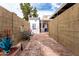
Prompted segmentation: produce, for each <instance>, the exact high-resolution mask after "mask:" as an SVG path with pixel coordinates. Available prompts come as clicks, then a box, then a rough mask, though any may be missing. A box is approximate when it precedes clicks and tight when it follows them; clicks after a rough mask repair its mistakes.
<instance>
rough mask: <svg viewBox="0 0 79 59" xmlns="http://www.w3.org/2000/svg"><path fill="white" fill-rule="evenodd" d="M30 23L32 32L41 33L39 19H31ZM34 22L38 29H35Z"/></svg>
mask: <svg viewBox="0 0 79 59" xmlns="http://www.w3.org/2000/svg"><path fill="white" fill-rule="evenodd" d="M29 23H30V29H31V31H32V33H35V34H39V33H40V28H39V27H40V25H39V20H29ZM33 24H36V29H33Z"/></svg>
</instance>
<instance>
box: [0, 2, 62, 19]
mask: <svg viewBox="0 0 79 59" xmlns="http://www.w3.org/2000/svg"><path fill="white" fill-rule="evenodd" d="M19 4H20V3H0V6H2V7H4V8H6V9H7V10H9V11H11V12H15V13H16V14H17V15H18V16H19V17H21V18H22V17H23V14H22V11H21V9H20V5H19ZM31 6H32V7H36V8H37V11H38V15H39V17H40V18H42V17H43V16H44V15H52V14H53V13H55V11H56V10H57V9H58V8H59V7H60V6H61V3H31Z"/></svg>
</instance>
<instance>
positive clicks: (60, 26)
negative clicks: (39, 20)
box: [49, 4, 79, 55]
mask: <svg viewBox="0 0 79 59" xmlns="http://www.w3.org/2000/svg"><path fill="white" fill-rule="evenodd" d="M49 29H50V30H49V34H50V36H51V37H53V38H54V39H55V40H57V41H58V42H59V43H61V44H62V45H64V46H65V47H66V48H68V49H70V50H71V51H72V53H73V54H74V55H79V4H75V5H73V6H72V7H70V8H69V9H67V10H66V11H64V12H63V13H61V14H60V15H59V16H57V17H56V18H54V20H52V21H50V22H49Z"/></svg>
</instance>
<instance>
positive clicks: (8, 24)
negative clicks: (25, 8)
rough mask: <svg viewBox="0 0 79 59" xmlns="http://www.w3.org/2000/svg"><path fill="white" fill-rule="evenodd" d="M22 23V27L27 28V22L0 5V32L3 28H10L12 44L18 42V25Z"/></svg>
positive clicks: (19, 37)
mask: <svg viewBox="0 0 79 59" xmlns="http://www.w3.org/2000/svg"><path fill="white" fill-rule="evenodd" d="M22 25H24V29H25V30H26V29H28V27H29V26H28V22H27V21H25V20H23V19H21V18H20V17H18V16H17V15H16V14H15V13H13V12H9V11H8V10H6V9H5V8H3V7H1V6H0V33H3V32H2V31H3V30H4V29H7V28H8V29H11V31H12V34H13V37H12V38H13V40H14V43H13V44H17V43H18V42H20V39H21V36H20V35H21V33H20V26H22Z"/></svg>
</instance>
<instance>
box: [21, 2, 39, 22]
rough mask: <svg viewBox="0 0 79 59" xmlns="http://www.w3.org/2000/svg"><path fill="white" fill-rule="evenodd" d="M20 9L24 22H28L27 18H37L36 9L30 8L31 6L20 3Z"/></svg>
mask: <svg viewBox="0 0 79 59" xmlns="http://www.w3.org/2000/svg"><path fill="white" fill-rule="evenodd" d="M20 8H21V10H22V13H23V16H24V17H23V18H24V19H25V20H27V21H28V20H29V18H28V17H31V16H33V17H38V14H37V9H36V8H32V6H31V5H30V3H21V4H20Z"/></svg>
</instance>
